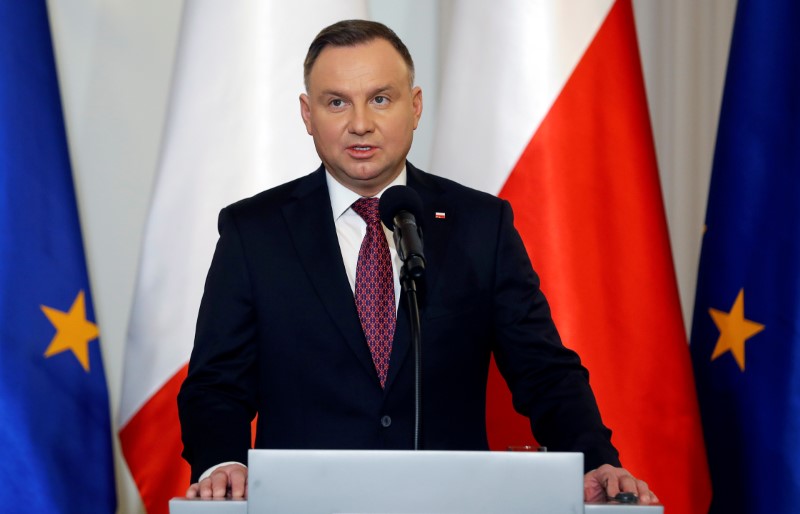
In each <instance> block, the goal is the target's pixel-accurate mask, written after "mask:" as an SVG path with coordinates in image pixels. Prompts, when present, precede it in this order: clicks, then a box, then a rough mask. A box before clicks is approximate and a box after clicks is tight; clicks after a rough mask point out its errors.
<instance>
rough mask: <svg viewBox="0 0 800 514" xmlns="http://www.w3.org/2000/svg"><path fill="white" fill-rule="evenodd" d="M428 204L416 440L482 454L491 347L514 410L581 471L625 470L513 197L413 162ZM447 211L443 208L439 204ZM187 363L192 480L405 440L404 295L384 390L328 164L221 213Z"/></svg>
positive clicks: (408, 429)
mask: <svg viewBox="0 0 800 514" xmlns="http://www.w3.org/2000/svg"><path fill="white" fill-rule="evenodd" d="M407 170H408V185H409V186H410V187H412V188H413V189H415V190H416V191H417V192H418V193H419V195H420V196H421V198H422V201H423V204H424V219H423V220H422V221H421V225H422V226H423V232H424V246H425V257H426V259H427V267H426V278H425V283H424V284H422V285H421V286H420V289H421V296H422V314H421V318H422V346H423V350H422V358H423V375H422V380H423V384H422V389H423V399H422V436H421V445H422V447H423V448H425V449H439V450H441V449H451V450H486V449H488V443H487V436H486V424H485V402H486V380H487V374H488V369H489V362H490V356H491V355H492V353H493V354H494V356H495V358H496V360H497V363H498V366H499V369H500V371H501V372H502V374H503V376H504V378H505V380H506V382H507V383H508V385H509V388H510V390H511V392H512V396H513V401H514V406H515V408H516V410H517V411H519V412H520V413H522V414H524V415H526V416H528V417H530V419H531V426H532V429H533V431H534V434H535V436H536V438H537V440H538V441H539V442H540V443H541V444H543V445H545V446H547V447H548V448H549V449H550V450H562V451H566V450H569V451H582V452H584V454H585V465H586V468H587V470H588V469H593V468H595V467H597V466H599V465H601V464H603V463H610V464H614V465H619V461H618V457H617V452H616V450H615V449H614V447H613V446H612V445H611V442H610V431H609V430H607V429H606V428H605V427H604V426H603V425H602V422H601V420H600V415H599V413H598V410H597V405H596V402H595V399H594V396H593V394H592V392H591V389H590V388H589V384H588V374H587V372H586V370H585V369H584V368H583V367H582V366H581V364H580V361H579V359H578V357H577V355H575V354H574V353H573V352H572V351H570V350H568V349H566V348H564V346H562V344H561V341H560V338H559V335H558V333H557V331H556V328H555V326H554V325H553V322H552V319H551V316H550V310H549V307H548V305H547V302H546V300H545V298H544V296H543V295H542V293H541V291H540V290H539V279H538V277H537V276H536V274H535V273H534V271H533V269H532V267H531V264H530V261H529V259H528V256H527V253H526V251H525V248H524V246H523V244H522V241H521V239H520V237H519V234H518V233H517V231H516V230H515V229H514V226H513V215H512V211H511V207H510V205H509V204H508V202H506V201H503V200H500V199H498V198H496V197H493V196H491V195H488V194H485V193H481V192H478V191H475V190H472V189H469V188H466V187H464V186H461V185H459V184H456V183H455V182H452V181H450V180H446V179H443V178H440V177H436V176H433V175H430V174H427V173H424V172H422V171H419V170H417V169H416V168H414V167H413V166H412V165H411V164H408V166H407ZM437 212H438V213H444V217H441V216H440V217H437V216H436V215H435V213H437ZM219 232H220V238H219V242H218V243H217V248H216V252H215V254H214V258H213V262H212V264H211V268H210V270H209V273H208V278H207V280H206V285H205V292H204V295H203V300H202V304H201V307H200V312H199V316H198V321H197V332H196V337H195V346H194V350H193V352H192V356H191V360H190V363H189V374H188V377H187V378H186V381H185V382H184V384H183V386H182V388H181V392H180V394H179V397H178V404H179V411H180V419H181V427H182V434H183V443H184V452H183V456H184V458H185V459H186V460H187V461H188V462H189V463H190V464H191V467H192V480H193V481H196V480H197V477H198V476H199V475H200V474H201V473H202V472H203V471H205V470H206V469H208V468H209V467H211V466H212V465H215V464H219V463H221V462H226V461H238V462H246V461H247V450H248V448H249V447H250V441H251V436H250V423H251V420H252V419H253V417H254V416H255V414H256V413H258V428H257V431H256V447H258V448H298V449H303V448H321V449H410V448H412V444H413V358H412V356H411V351H410V340H411V338H410V327H409V321H408V313H407V305H406V299H405V297H404V296H405V295H403V296H401V298H400V303H399V311H398V314H397V329H396V333H395V338H394V343H393V350H392V356H391V360H390V365H389V376H388V379H387V383H386V387H385V389H382V388H381V387H380V383H379V381H378V377H377V373H376V371H375V367H374V365H373V363H372V359H371V356H370V353H369V349H368V347H367V344H366V340H365V338H364V335H363V332H362V330H361V325H360V322H359V319H358V314H357V312H356V307H355V302H354V299H353V293H352V289H351V287H350V285H349V283H348V279H347V275H346V273H345V268H344V264H343V263H342V255H341V250H340V248H339V244H338V240H337V236H336V231H335V227H334V221H333V215H332V212H331V206H330V199H329V195H328V189H327V185H326V181H325V170H324V168H322V167H320V168H319V169H318V170H317V171H315V172H313V173H312V174H310V175H308V176H306V177H303V178H300V179H297V180H295V181H292V182H289V183H287V184H284V185H282V186H279V187H276V188H274V189H270V190H268V191H265V192H263V193H260V194H258V195H256V196H254V197H252V198H248V199H245V200H242V201H240V202H238V203H235V204H233V205H231V206H228V207H226V208H225V209H223V210H222V212H221V213H220V216H219Z"/></svg>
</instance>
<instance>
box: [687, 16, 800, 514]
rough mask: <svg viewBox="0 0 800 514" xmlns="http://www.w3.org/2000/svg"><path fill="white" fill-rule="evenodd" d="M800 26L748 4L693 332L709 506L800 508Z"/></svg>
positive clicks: (725, 105)
mask: <svg viewBox="0 0 800 514" xmlns="http://www.w3.org/2000/svg"><path fill="white" fill-rule="evenodd" d="M798 27H800V3H798V2H797V0H770V1H764V0H740V1H739V4H738V8H737V12H736V21H735V24H734V31H733V39H732V42H731V51H730V58H729V62H728V71H727V77H726V82H725V90H724V94H723V102H722V111H721V115H720V122H719V132H718V135H717V146H716V153H715V157H714V167H713V171H712V177H711V188H710V193H709V199H708V210H707V213H706V227H705V235H704V240H703V248H702V254H701V258H700V272H699V277H698V285H697V298H696V303H695V310H694V324H693V327H692V338H691V342H692V344H691V353H692V359H693V363H694V369H695V375H696V381H697V391H698V397H699V400H700V407H701V411H702V420H703V428H704V432H705V440H706V446H707V449H708V458H709V465H710V468H711V479H712V484H713V501H712V507H711V512H712V513H726V514H731V513H739V512H741V513H770V514H775V513H789V512H798V511H800V31H799V30H798Z"/></svg>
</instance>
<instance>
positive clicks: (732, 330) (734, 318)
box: [708, 289, 764, 371]
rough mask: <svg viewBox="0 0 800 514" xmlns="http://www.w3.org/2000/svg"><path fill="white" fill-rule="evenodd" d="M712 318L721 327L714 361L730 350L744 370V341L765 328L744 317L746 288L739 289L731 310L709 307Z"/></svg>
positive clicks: (712, 356) (713, 357)
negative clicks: (724, 310) (725, 310)
mask: <svg viewBox="0 0 800 514" xmlns="http://www.w3.org/2000/svg"><path fill="white" fill-rule="evenodd" d="M708 312H709V314H711V318H712V319H713V320H714V323H716V325H717V328H718V329H719V339H717V346H715V347H714V353H713V354H711V360H712V361H713V360H714V359H716V358H717V357H719V356H720V355H722V354H723V353H725V352H727V351H730V352H731V353H732V354H733V358H734V359H736V363H737V364H739V368H740V369H741V370H742V371H744V343H745V341H746V340H747V339H749V338H751V337H753V336H754V335H756V334H758V333H759V332H761V331H762V330H764V325H762V324H761V323H756V322H754V321H750V320H749V319H744V289H741V290H740V291H739V294H738V295H737V296H736V300H735V301H734V302H733V306H732V307H731V311H730V312H723V311H718V310H717V309H708Z"/></svg>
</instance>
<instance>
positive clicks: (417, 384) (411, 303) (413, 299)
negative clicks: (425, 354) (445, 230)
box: [400, 262, 422, 450]
mask: <svg viewBox="0 0 800 514" xmlns="http://www.w3.org/2000/svg"><path fill="white" fill-rule="evenodd" d="M400 283H401V285H402V286H403V291H405V293H406V299H407V300H408V313H409V317H410V321H411V348H412V352H413V353H414V450H420V449H421V448H420V433H421V412H422V325H421V323H420V319H419V302H418V300H417V284H416V282H415V281H414V278H413V277H412V276H411V275H410V274H409V273H408V270H407V268H406V263H405V262H404V263H403V267H402V268H401V269H400Z"/></svg>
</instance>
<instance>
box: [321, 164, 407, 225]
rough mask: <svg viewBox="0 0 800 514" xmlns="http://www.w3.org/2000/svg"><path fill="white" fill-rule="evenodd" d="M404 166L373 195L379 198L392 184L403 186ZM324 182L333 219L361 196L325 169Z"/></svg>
mask: <svg viewBox="0 0 800 514" xmlns="http://www.w3.org/2000/svg"><path fill="white" fill-rule="evenodd" d="M406 176H407V175H406V168H405V166H403V169H402V171H400V173H399V174H398V175H397V177H395V179H394V180H392V182H391V183H389V185H387V186H386V187H384V188H383V189H381V191H380V192H379V193H378V194H377V195H375V196H376V197H378V198H380V196H381V195H382V194H383V192H384V191H386V190H387V189H389V188H390V187H392V186H404V185H406V182H407V179H406ZM325 182H326V183H327V184H328V194H329V195H330V198H331V209H332V211H333V221H336V220H338V219H339V218H340V217H341V216H342V214H344V213H345V212H347V209H349V208H350V206H351V205H353V202H355V201H356V200H358V199H359V198H361V195H359V194H358V193H356V192H355V191H351V190H350V189H347V188H346V187H345V186H343V185H342V184H340V183H339V181H338V180H336V179H335V178H333V175H331V173H330V172H329V171H328V170H327V169H326V170H325Z"/></svg>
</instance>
